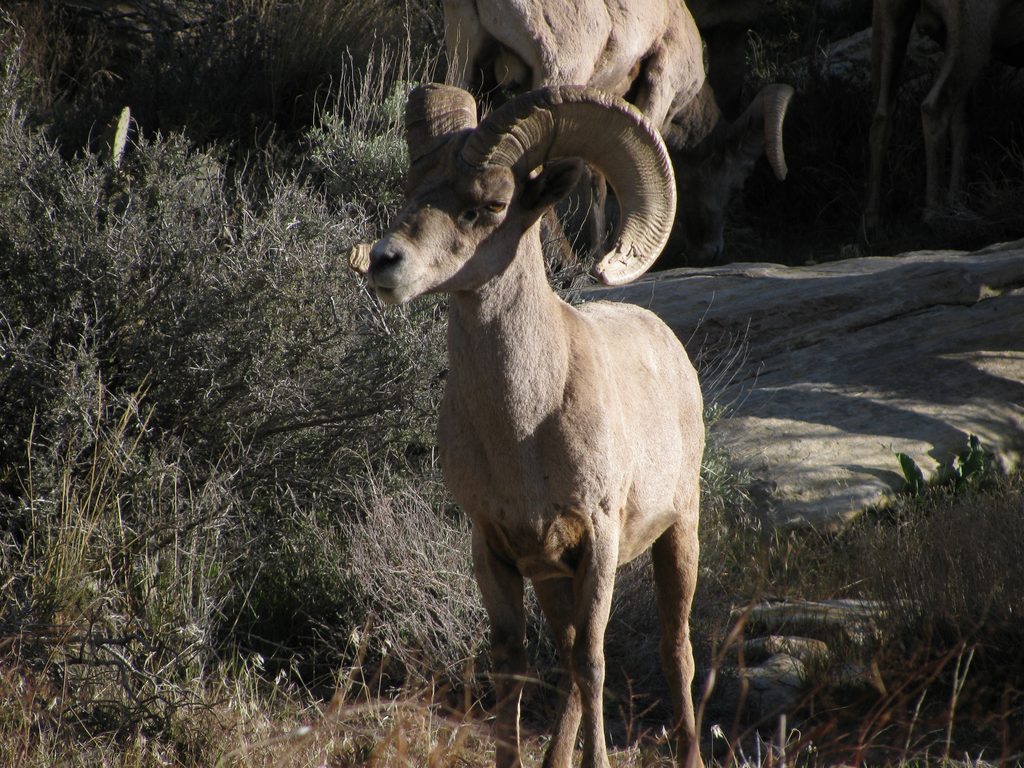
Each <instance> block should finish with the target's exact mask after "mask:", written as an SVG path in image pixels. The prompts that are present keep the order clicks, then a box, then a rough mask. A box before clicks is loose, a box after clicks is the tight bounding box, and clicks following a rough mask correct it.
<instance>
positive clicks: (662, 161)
mask: <svg viewBox="0 0 1024 768" xmlns="http://www.w3.org/2000/svg"><path fill="white" fill-rule="evenodd" d="M560 157H579V158H581V159H582V160H584V161H586V162H587V163H588V164H590V165H591V166H593V167H594V168H596V169H597V170H598V171H599V172H600V173H601V174H603V175H604V177H605V178H606V179H607V181H608V183H609V184H610V185H611V187H612V189H613V190H614V191H615V195H616V197H618V200H619V207H620V223H619V226H618V230H617V232H616V234H615V238H614V240H613V242H614V243H615V245H614V246H613V247H612V249H611V250H610V251H609V252H608V253H606V254H605V255H604V256H603V257H602V258H601V260H600V261H599V262H598V264H597V265H596V266H595V267H594V274H595V275H596V276H597V277H598V279H600V280H601V281H602V282H604V283H605V284H607V285H619V284H622V283H626V282H629V281H630V280H633V279H635V278H637V277H639V276H640V275H642V274H643V273H644V272H645V271H647V269H649V268H650V266H651V265H652V264H653V263H654V260H655V259H656V258H657V257H658V255H659V254H660V253H661V249H662V248H664V247H665V243H666V241H667V240H668V236H669V233H670V232H671V229H672V222H673V220H674V218H675V209H676V189H675V182H674V179H673V175H672V165H671V162H670V161H669V157H668V152H667V151H666V149H665V144H664V142H663V141H662V140H661V136H660V135H659V134H658V132H657V130H655V129H654V127H653V126H652V125H651V124H650V122H648V120H647V119H646V118H645V117H644V116H643V115H642V114H641V113H640V112H639V111H638V110H637V109H636V108H635V107H633V106H631V105H630V104H627V103H626V102H624V101H622V100H621V99H619V98H616V97H614V96H611V95H609V94H606V93H603V92H600V91H596V90H590V89H586V88H582V87H579V86H556V87H550V88H542V89H540V90H536V91H531V92H529V93H526V94H523V95H522V96H519V97H518V98H516V99H513V100H512V101H510V102H507V103H506V104H504V105H503V106H502V107H500V108H499V109H497V110H496V111H494V112H492V113H491V114H489V115H488V116H487V117H485V118H484V119H483V121H482V122H481V123H480V125H479V127H478V128H477V129H476V131H474V132H473V133H472V134H471V135H470V137H469V139H468V140H467V141H466V144H465V145H464V147H463V149H462V154H461V159H462V161H463V162H465V163H466V164H467V165H469V166H472V167H481V166H485V165H506V166H509V167H513V168H515V169H516V170H517V171H518V172H521V173H524V174H525V173H529V172H530V171H531V170H533V169H534V168H537V167H538V166H540V165H542V164H543V163H545V162H546V161H548V160H555V159H557V158H560Z"/></svg>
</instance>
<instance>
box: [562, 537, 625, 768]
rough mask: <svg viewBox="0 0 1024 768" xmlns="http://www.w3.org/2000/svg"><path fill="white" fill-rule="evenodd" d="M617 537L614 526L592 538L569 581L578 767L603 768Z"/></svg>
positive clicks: (605, 746) (606, 760)
mask: <svg viewBox="0 0 1024 768" xmlns="http://www.w3.org/2000/svg"><path fill="white" fill-rule="evenodd" d="M609 522H610V521H609ZM618 537H619V531H618V528H617V527H616V526H614V525H612V526H610V530H606V531H603V532H601V533H600V534H596V535H595V536H594V537H593V539H592V541H591V543H590V549H589V551H588V552H587V554H586V555H585V556H584V558H583V561H582V562H581V563H580V566H579V569H578V570H577V572H576V578H575V579H574V581H573V597H574V601H575V608H576V610H575V616H576V621H575V624H576V642H575V643H574V644H573V648H572V673H573V677H574V679H575V681H576V685H577V686H578V687H579V691H580V703H581V705H582V708H583V760H582V762H581V763H580V766H581V768H608V748H607V745H606V744H605V736H604V712H603V691H604V674H605V667H604V631H605V627H606V626H607V625H608V614H609V613H610V611H611V604H612V591H613V589H614V587H615V569H616V567H617V566H618V547H619V539H618Z"/></svg>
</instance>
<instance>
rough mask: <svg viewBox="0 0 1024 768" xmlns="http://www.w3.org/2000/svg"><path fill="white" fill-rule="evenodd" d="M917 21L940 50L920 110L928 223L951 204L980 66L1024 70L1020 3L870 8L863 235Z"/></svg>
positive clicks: (870, 221)
mask: <svg viewBox="0 0 1024 768" xmlns="http://www.w3.org/2000/svg"><path fill="white" fill-rule="evenodd" d="M915 21H916V23H917V26H918V28H919V29H921V30H922V31H923V32H924V33H925V34H927V35H928V36H929V37H932V38H934V39H936V40H938V41H940V42H941V43H942V44H943V47H944V49H945V51H944V54H943V59H942V65H941V68H940V70H939V74H938V76H937V77H936V78H935V83H934V84H933V85H932V88H931V90H929V91H928V95H927V96H926V97H925V99H924V102H923V103H922V104H921V122H922V125H923V128H924V148H925V209H924V218H925V220H926V221H927V220H931V219H934V218H935V217H936V216H937V215H938V214H939V213H940V212H941V209H942V205H943V203H946V204H950V203H953V202H955V198H956V194H957V192H958V191H959V187H960V182H961V180H962V176H963V165H964V152H965V150H966V148H967V102H968V96H969V93H970V90H971V88H972V87H973V86H974V84H975V82H977V80H978V77H979V76H980V75H981V72H982V70H983V69H984V67H985V65H986V64H988V62H989V60H990V59H992V58H993V56H994V57H995V58H999V59H1002V60H1004V61H1005V62H1006V63H1009V64H1014V65H1017V66H1021V65H1024V0H923V2H922V0H875V5H874V10H873V12H872V37H871V83H872V89H873V91H874V97H875V112H874V117H873V119H872V122H871V134H870V139H869V142H870V168H869V171H868V194H867V202H866V205H865V212H864V221H865V225H866V226H867V228H868V229H869V230H871V229H874V228H876V227H877V225H878V220H879V209H880V206H881V202H882V170H883V165H884V161H885V150H886V146H887V145H888V143H889V137H890V133H891V130H892V126H891V120H890V113H891V111H892V108H893V106H894V101H895V96H896V89H897V85H898V81H899V75H900V69H901V67H902V64H903V58H904V56H905V55H906V49H907V42H908V40H909V38H910V31H911V28H912V27H913V26H914V24H915ZM947 151H948V154H949V173H948V176H947V173H946V158H947ZM947 178H948V183H947V181H946V180H947ZM943 187H945V194H944V193H943Z"/></svg>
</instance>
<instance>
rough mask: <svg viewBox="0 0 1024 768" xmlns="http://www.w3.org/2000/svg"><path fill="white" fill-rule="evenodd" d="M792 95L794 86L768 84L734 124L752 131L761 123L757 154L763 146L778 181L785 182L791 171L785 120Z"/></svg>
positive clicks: (735, 128)
mask: <svg viewBox="0 0 1024 768" xmlns="http://www.w3.org/2000/svg"><path fill="white" fill-rule="evenodd" d="M792 98H793V88H792V87H791V86H788V85H779V84H773V85H766V86H765V87H764V88H762V89H761V90H760V92H759V93H758V94H757V96H756V97H755V98H754V100H753V101H752V102H750V106H749V107H747V109H746V111H745V112H744V113H743V114H742V115H741V116H740V118H739V119H738V120H737V121H736V123H735V124H734V126H733V129H734V130H737V129H739V130H740V131H748V130H750V131H752V128H753V126H755V125H757V124H758V123H760V124H761V130H763V133H761V134H760V136H759V137H758V140H757V144H758V148H757V149H756V151H754V154H755V155H756V154H759V153H760V151H761V149H760V147H761V146H763V147H764V155H765V159H767V160H768V164H769V165H770V166H771V168H772V171H773V172H774V173H775V178H777V179H778V180H779V181H783V180H784V179H785V178H786V174H787V173H789V169H788V168H787V167H786V154H785V152H784V151H783V147H782V122H783V120H785V118H786V110H787V109H789V101H790V99H792ZM751 141H753V138H751ZM761 141H763V144H761Z"/></svg>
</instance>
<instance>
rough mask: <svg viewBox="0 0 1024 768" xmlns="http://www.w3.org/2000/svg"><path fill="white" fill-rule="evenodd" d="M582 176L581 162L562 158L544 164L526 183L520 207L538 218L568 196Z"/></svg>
mask: <svg viewBox="0 0 1024 768" xmlns="http://www.w3.org/2000/svg"><path fill="white" fill-rule="evenodd" d="M582 175H583V161H582V160H579V159H577V158H574V157H572V158H564V159H561V160H552V161H550V162H547V163H544V166H543V168H541V170H540V172H539V173H538V174H537V175H536V176H534V177H532V178H531V179H529V180H528V181H527V182H526V187H525V189H524V190H523V195H522V206H523V209H524V210H526V211H532V212H533V213H535V214H536V215H537V216H538V217H539V216H540V215H541V214H542V213H544V211H546V210H547V209H548V208H550V207H551V206H552V205H554V204H555V203H557V202H558V201H559V200H561V199H562V198H563V197H565V196H566V195H567V194H569V193H570V192H571V191H572V190H573V189H574V188H575V187H576V185H577V184H578V183H579V181H580V177H581V176H582Z"/></svg>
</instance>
